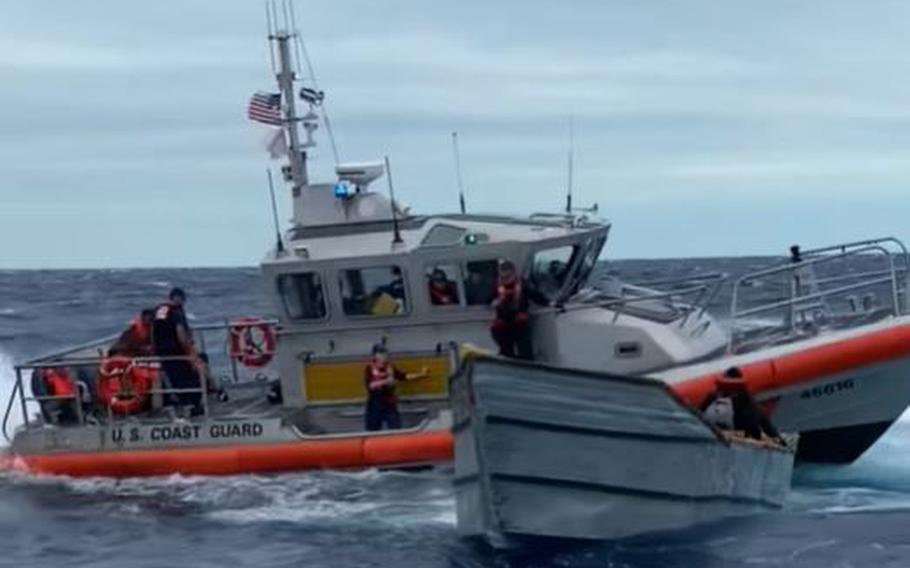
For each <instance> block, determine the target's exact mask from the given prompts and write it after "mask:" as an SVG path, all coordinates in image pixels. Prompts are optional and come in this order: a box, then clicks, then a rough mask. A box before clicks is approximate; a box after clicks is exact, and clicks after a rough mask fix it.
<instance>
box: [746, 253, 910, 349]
mask: <svg viewBox="0 0 910 568" xmlns="http://www.w3.org/2000/svg"><path fill="white" fill-rule="evenodd" d="M887 245H896V247H897V248H898V249H899V252H897V253H895V251H893V250H889V248H887ZM831 253H834V254H831ZM802 254H803V259H802V260H801V261H799V262H793V261H789V262H788V263H787V264H783V265H779V266H775V267H771V268H766V269H763V270H758V271H755V272H752V273H749V274H745V275H743V276H741V277H739V278H737V279H736V280H735V281H734V282H733V291H732V297H731V308H730V318H731V323H732V328H733V329H732V332H731V334H730V340H729V344H728V350H729V351H730V352H733V351H734V350H735V348H736V347H737V344H738V340H739V334H738V333H737V330H738V326H737V322H738V321H739V320H742V319H744V318H746V317H750V316H755V315H758V314H764V313H769V312H771V313H773V312H783V314H782V315H783V319H784V321H783V324H782V326H780V327H782V328H784V332H785V334H786V335H785V337H789V336H794V335H795V334H796V333H797V329H796V324H797V316H802V317H805V315H806V313H807V312H810V311H818V310H822V311H824V310H825V309H826V306H825V304H824V301H825V300H827V299H832V298H835V297H844V298H847V296H846V294H847V293H849V292H854V291H857V290H862V289H869V288H876V287H879V288H880V287H883V286H888V288H889V289H888V292H889V293H888V295H889V300H890V304H891V313H892V314H893V315H901V314H904V313H906V312H907V301H906V300H907V298H906V295H907V290H908V288H907V284H906V278H907V277H908V275H910V257H908V255H907V249H906V248H905V247H904V245H903V243H901V242H900V241H899V240H897V239H895V238H893V237H885V238H882V239H873V240H867V241H858V242H854V243H845V244H841V245H833V246H829V247H822V248H818V249H812V250H808V251H805V252H803V253H802ZM861 256H867V257H871V256H876V257H880V258H882V259H884V260H885V262H886V264H887V267H886V268H885V269H880V270H870V271H864V272H858V273H852V274H851V273H848V274H841V275H837V276H831V277H826V278H816V277H815V273H814V269H815V268H816V267H818V266H822V265H825V264H829V263H833V262H835V261H844V260H845V259H849V258H852V257H861ZM895 256H898V257H899V258H900V259H901V260H902V261H903V263H904V267H902V268H897V267H895V264H894V260H895ZM772 277H778V278H780V277H783V278H784V280H783V281H781V280H776V281H774V283H776V284H782V285H786V286H787V288H788V290H787V297H786V298H783V299H775V300H772V301H768V302H764V303H761V304H758V305H754V306H748V307H741V306H740V303H741V299H742V297H743V296H744V294H743V292H742V290H743V289H744V288H746V287H747V285H749V284H752V285H753V287H754V285H755V283H760V282H762V281H763V280H767V279H770V278H772ZM803 278H805V279H806V280H807V281H806V282H803V281H802V280H801V279H803ZM842 282H853V283H848V284H844V285H839V286H835V287H834V288H830V289H827V290H822V289H819V287H820V286H823V285H831V284H840V283H842ZM804 286H809V288H810V293H808V294H803V293H801V291H802V288H803V287H804ZM812 288H815V289H816V290H815V291H811V289H812ZM902 300H903V301H902Z"/></svg>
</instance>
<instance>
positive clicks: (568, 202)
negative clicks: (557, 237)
mask: <svg viewBox="0 0 910 568" xmlns="http://www.w3.org/2000/svg"><path fill="white" fill-rule="evenodd" d="M574 122H575V120H574V116H573V115H571V114H570V115H569V164H568V165H569V176H568V184H567V186H566V214H569V215H571V214H572V174H573V173H574V172H573V169H574V168H573V166H574V164H573V159H574V154H575V125H574Z"/></svg>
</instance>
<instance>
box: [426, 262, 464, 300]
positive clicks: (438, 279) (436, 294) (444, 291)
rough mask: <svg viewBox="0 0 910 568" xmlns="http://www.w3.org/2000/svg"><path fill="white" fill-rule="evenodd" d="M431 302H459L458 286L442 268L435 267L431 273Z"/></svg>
mask: <svg viewBox="0 0 910 568" xmlns="http://www.w3.org/2000/svg"><path fill="white" fill-rule="evenodd" d="M428 291H429V293H430V302H431V303H432V304H433V305H434V306H454V305H455V304H457V303H458V287H457V286H456V285H455V283H454V282H452V281H451V280H449V277H448V276H446V273H445V271H444V270H443V269H441V268H434V269H433V272H431V273H430V283H429V290H428Z"/></svg>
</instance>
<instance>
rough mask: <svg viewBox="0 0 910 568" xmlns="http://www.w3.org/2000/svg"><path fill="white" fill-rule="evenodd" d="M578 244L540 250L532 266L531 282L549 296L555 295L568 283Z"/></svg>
mask: <svg viewBox="0 0 910 568" xmlns="http://www.w3.org/2000/svg"><path fill="white" fill-rule="evenodd" d="M577 250H578V247H577V246H572V245H566V246H562V247H556V248H551V249H546V250H542V251H539V252H538V253H537V254H535V255H534V262H533V264H532V266H531V282H532V283H533V284H534V285H535V286H536V288H537V289H538V290H540V291H541V292H543V293H544V294H546V295H547V296H550V297H552V296H554V295H555V294H557V293H558V292H559V291H560V290H562V287H563V285H564V284H565V283H566V278H567V277H568V276H569V269H570V268H571V267H572V261H573V260H574V257H575V254H576V251H577Z"/></svg>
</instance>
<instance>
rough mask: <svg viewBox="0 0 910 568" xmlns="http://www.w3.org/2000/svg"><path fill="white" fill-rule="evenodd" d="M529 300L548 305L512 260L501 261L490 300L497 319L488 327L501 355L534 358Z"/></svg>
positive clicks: (544, 297) (545, 298)
mask: <svg viewBox="0 0 910 568" xmlns="http://www.w3.org/2000/svg"><path fill="white" fill-rule="evenodd" d="M531 302H534V303H535V304H538V305H541V306H549V305H550V300H549V298H547V297H546V296H545V295H544V294H543V293H541V292H540V291H539V290H537V289H536V288H535V287H533V286H530V285H529V283H528V281H527V280H526V279H525V278H522V277H521V276H519V275H518V272H517V270H516V269H515V265H514V264H513V263H512V262H511V261H508V260H503V261H502V262H500V263H499V278H498V281H497V285H496V297H495V298H494V299H493V309H494V310H495V311H496V319H494V320H493V324H492V325H491V326H490V333H491V334H492V335H493V340H494V341H496V345H498V346H499V354H500V355H502V356H503V357H512V358H518V359H525V360H528V361H530V360H533V359H534V349H533V345H532V343H531V316H530V314H529V309H530V304H531Z"/></svg>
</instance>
